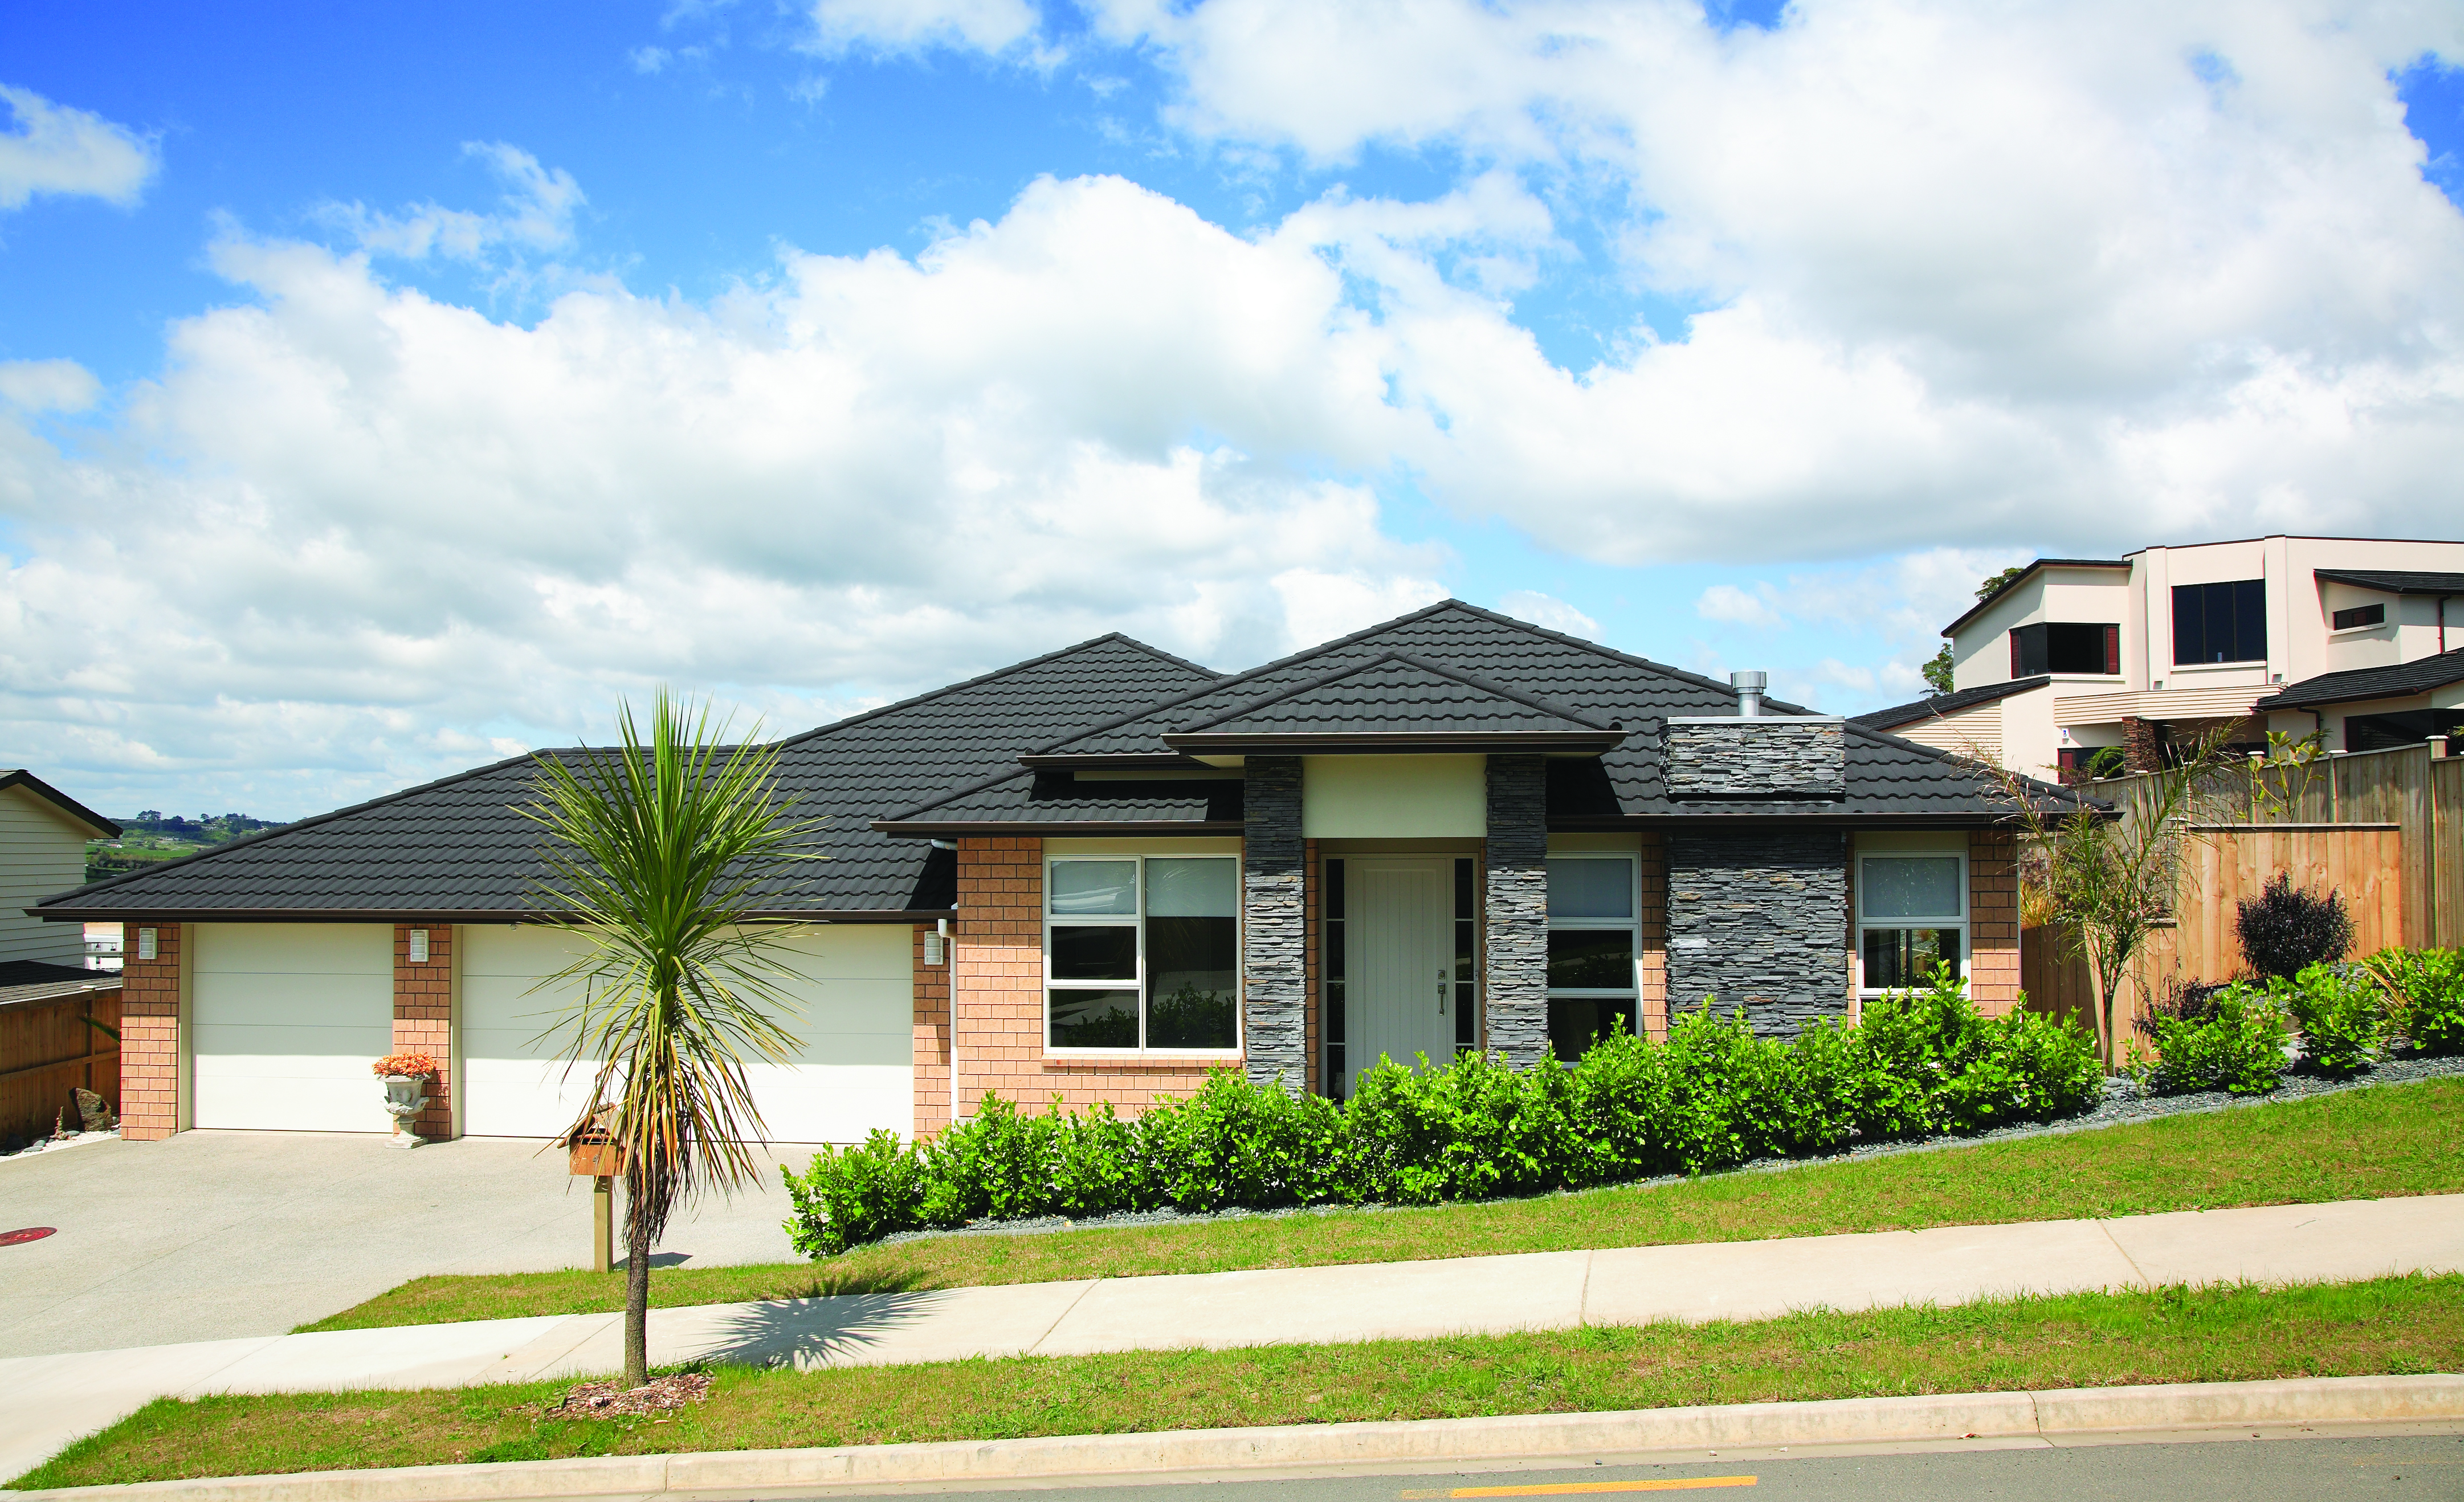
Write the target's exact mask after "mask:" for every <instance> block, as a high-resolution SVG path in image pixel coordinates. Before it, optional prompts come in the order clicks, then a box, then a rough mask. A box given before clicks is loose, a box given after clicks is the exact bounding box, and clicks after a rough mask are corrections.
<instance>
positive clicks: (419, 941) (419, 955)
mask: <svg viewBox="0 0 2464 1502" xmlns="http://www.w3.org/2000/svg"><path fill="white" fill-rule="evenodd" d="M410 962H411V963H412V964H415V965H424V964H426V963H428V930H426V929H424V928H414V929H412V930H411V931H410Z"/></svg>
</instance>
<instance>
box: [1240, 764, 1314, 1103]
mask: <svg viewBox="0 0 2464 1502" xmlns="http://www.w3.org/2000/svg"><path fill="white" fill-rule="evenodd" d="M1242 784H1243V785H1242V789H1241V799H1242V802H1241V807H1242V815H1241V817H1242V825H1243V829H1242V840H1241V1000H1242V1018H1241V1035H1242V1042H1243V1045H1244V1046H1245V1050H1246V1052H1247V1054H1248V1067H1249V1078H1250V1079H1251V1080H1252V1081H1253V1082H1255V1083H1257V1084H1261V1085H1263V1084H1265V1083H1267V1082H1268V1081H1270V1080H1274V1079H1277V1078H1281V1079H1282V1081H1283V1087H1284V1089H1285V1090H1287V1091H1288V1092H1290V1093H1294V1094H1298V1093H1300V1092H1301V1091H1303V1090H1304V1089H1306V1088H1307V1087H1308V1081H1309V966H1308V958H1307V957H1308V945H1309V918H1308V906H1307V903H1306V900H1305V896H1306V894H1305V893H1304V891H1303V882H1302V854H1303V842H1302V839H1301V759H1300V758H1299V757H1296V756H1253V757H1250V758H1248V759H1247V762H1246V763H1245V764H1244V765H1243V769H1242Z"/></svg>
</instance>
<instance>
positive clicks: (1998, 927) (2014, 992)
mask: <svg viewBox="0 0 2464 1502" xmlns="http://www.w3.org/2000/svg"><path fill="white" fill-rule="evenodd" d="M1968 942H1969V951H1970V953H1969V959H1968V994H1969V997H1970V998H1972V999H1973V1000H1974V1001H1975V1003H1976V1007H1977V1010H1979V1011H1981V1012H1984V1013H1985V1014H1986V1015H1987V1016H1989V1017H1999V1016H2001V1015H2002V1014H2003V1013H2004V1012H2007V1011H2009V1010H2011V1009H2012V1008H2013V1007H2014V1006H2016V1005H2019V842H2018V840H2017V838H2016V837H2015V836H2013V834H2012V832H2011V831H2010V830H2008V829H1971V830H1969V834H1968Z"/></svg>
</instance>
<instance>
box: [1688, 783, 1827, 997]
mask: <svg viewBox="0 0 2464 1502" xmlns="http://www.w3.org/2000/svg"><path fill="white" fill-rule="evenodd" d="M1665 838H1666V849H1667V855H1668V1005H1670V1006H1671V1007H1673V1008H1684V1007H1692V1006H1699V1005H1702V1004H1703V1001H1704V998H1705V997H1706V996H1707V997H1716V998H1717V1002H1716V1004H1715V1005H1716V1006H1717V1007H1718V1009H1719V1010H1721V1011H1724V1012H1725V1011H1729V1010H1732V1009H1734V1008H1735V1007H1737V1006H1739V1005H1743V1006H1744V1007H1745V1008H1746V1014H1747V1016H1748V1017H1749V1018H1750V1019H1751V1020H1752V1021H1753V1023H1754V1026H1755V1027H1756V1028H1757V1030H1759V1031H1762V1032H1766V1033H1780V1034H1793V1033H1794V1032H1795V1031H1797V1030H1798V1029H1799V1028H1801V1027H1804V1026H1805V1025H1806V1024H1807V1023H1809V1022H1812V1021H1814V1020H1815V1019H1816V1018H1818V1017H1844V1016H1846V1015H1847V1013H1848V952H1847V949H1846V948H1845V946H1844V945H1843V943H1842V939H1843V937H1844V936H1845V934H1846V932H1847V922H1848V882H1847V861H1846V845H1847V840H1846V836H1844V835H1842V834H1841V833H1840V832H1839V831H1837V830H1836V829H1807V830H1793V829H1737V830H1706V831H1702V832H1694V831H1690V830H1671V831H1669V832H1668V834H1667V835H1666V836H1665Z"/></svg>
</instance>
